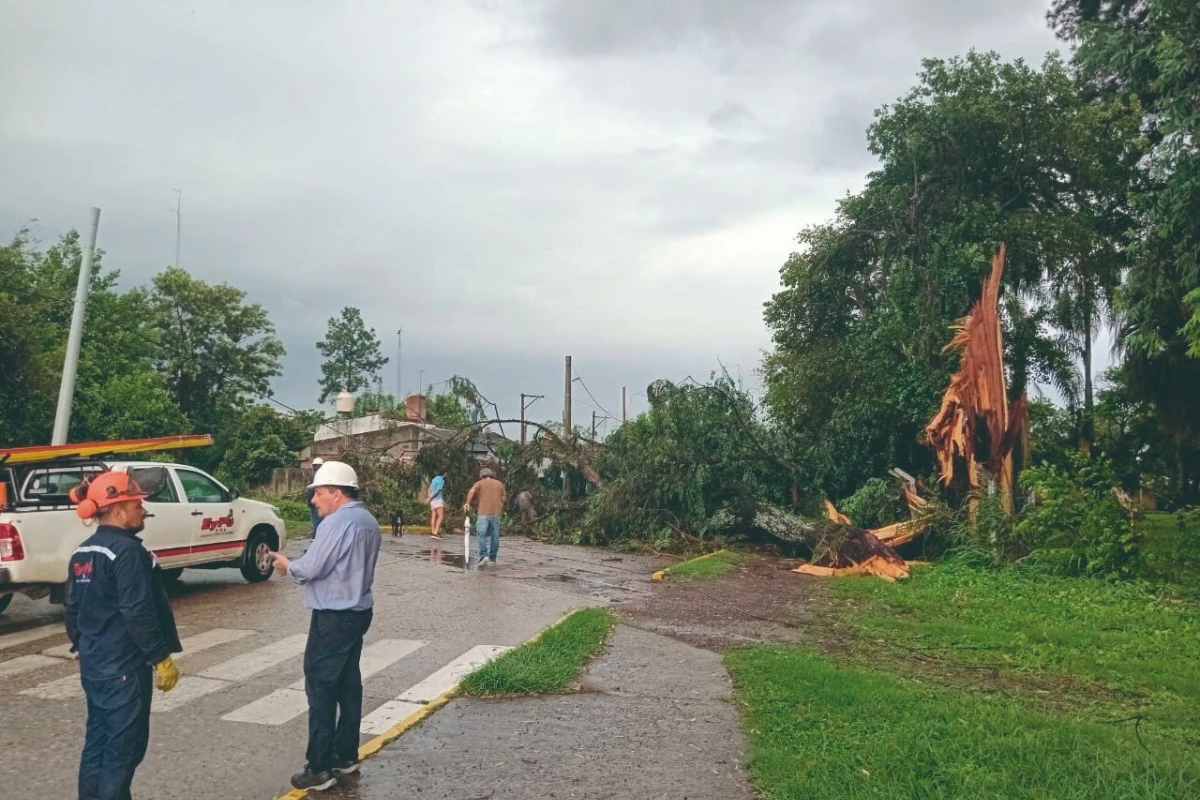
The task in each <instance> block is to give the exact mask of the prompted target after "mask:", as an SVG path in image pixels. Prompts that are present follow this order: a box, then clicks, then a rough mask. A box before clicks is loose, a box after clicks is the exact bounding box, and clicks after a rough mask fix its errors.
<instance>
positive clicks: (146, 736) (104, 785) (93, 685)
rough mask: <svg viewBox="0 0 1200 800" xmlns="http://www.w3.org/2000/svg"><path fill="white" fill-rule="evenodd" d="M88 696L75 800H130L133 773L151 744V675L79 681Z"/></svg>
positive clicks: (148, 672) (146, 669)
mask: <svg viewBox="0 0 1200 800" xmlns="http://www.w3.org/2000/svg"><path fill="white" fill-rule="evenodd" d="M81 682H82V683H83V693H84V695H86V697H87V734H86V736H85V738H84V741H83V754H82V755H81V756H80V758H79V798H80V800H130V797H131V796H130V793H129V787H130V786H132V785H133V773H134V771H135V770H136V769H137V767H138V764H141V763H142V759H143V758H145V757H146V745H147V744H149V743H150V701H151V699H152V696H153V694H154V672H153V670H152V669H151V668H150V667H149V666H146V667H141V668H139V669H137V670H135V671H133V672H131V673H130V674H128V675H121V676H119V677H116V678H108V679H106V680H101V681H94V680H89V679H87V678H83V679H82V680H81Z"/></svg>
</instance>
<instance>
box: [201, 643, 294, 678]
mask: <svg viewBox="0 0 1200 800" xmlns="http://www.w3.org/2000/svg"><path fill="white" fill-rule="evenodd" d="M306 642H308V634H307V633H297V634H296V635H294V636H289V637H287V638H286V639H280V640H279V641H276V642H272V643H271V644H268V645H263V646H262V647H259V648H257V649H255V650H251V651H250V652H249V653H243V654H242V655H240V656H237V657H235V658H231V659H229V660H228V661H222V662H221V663H220V664H217V665H216V666H214V667H209V668H208V669H206V670H204V671H203V672H201V673H200V677H201V678H212V679H214V680H218V681H238V680H243V679H245V678H251V677H253V676H255V675H258V674H259V673H260V672H264V671H265V670H268V669H270V668H271V667H273V666H275V665H276V664H282V663H283V662H284V661H287V660H288V659H289V658H293V657H295V656H298V655H300V654H301V653H303V652H304V645H305V643H306Z"/></svg>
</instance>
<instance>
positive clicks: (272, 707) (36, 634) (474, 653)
mask: <svg viewBox="0 0 1200 800" xmlns="http://www.w3.org/2000/svg"><path fill="white" fill-rule="evenodd" d="M61 633H64V629H63V627H62V626H57V625H49V626H43V628H39V629H34V630H31V631H23V632H21V633H19V634H12V635H11V636H21V637H22V638H21V639H20V641H18V642H16V644H25V643H28V642H36V641H37V640H38V639H41V638H46V637H49V636H53V635H55V634H61ZM264 636H269V634H263V633H261V632H259V631H253V630H243V629H231V628H213V629H211V630H207V631H204V632H202V633H198V634H195V635H193V636H189V637H186V638H184V639H183V641H182V644H183V649H184V652H183V653H181V654H179V655H178V656H176V659H177V660H186V659H187V658H188V657H189V656H193V655H195V654H197V653H202V652H204V651H205V650H209V649H211V648H214V647H219V646H221V645H227V644H233V643H237V642H241V643H243V644H244V645H249V646H252V647H253V649H250V650H245V651H244V652H240V653H237V654H235V655H232V657H230V658H227V659H226V660H224V661H221V662H220V663H217V664H213V665H212V666H209V667H207V668H205V669H203V670H201V671H199V672H198V673H196V674H187V672H186V670H185V674H184V675H183V677H181V678H180V680H179V684H178V685H177V686H176V687H175V688H174V689H173V690H171V691H170V692H166V693H161V692H155V693H154V700H153V705H152V707H151V710H152V711H153V712H154V713H156V714H162V713H166V712H170V711H175V710H177V709H179V708H182V707H184V706H188V705H189V704H192V703H193V702H194V701H196V700H199V699H201V698H203V697H207V696H209V695H212V694H215V693H218V692H222V691H226V690H230V689H233V688H235V687H238V686H243V687H244V686H245V685H246V684H247V682H249V681H250V680H251V679H253V678H255V677H257V676H261V675H264V674H265V673H266V674H270V673H271V672H272V671H273V670H275V669H276V668H277V667H279V665H281V664H283V663H284V662H286V661H288V660H290V659H294V658H297V657H298V656H300V655H301V654H302V653H303V652H304V649H305V646H306V644H307V642H308V635H307V634H304V633H298V634H294V635H291V636H286V637H284V638H282V639H274V640H271V641H268V642H266V643H260V642H261V641H262V639H263V637H264ZM427 644H428V642H424V641H417V640H412V639H379V640H377V641H374V642H371V643H370V644H367V645H366V646H364V647H363V651H362V657H361V661H360V670H361V672H362V677H363V680H364V682H365V681H367V680H369V679H371V678H373V677H374V676H376V675H379V674H380V673H382V672H384V671H385V670H387V669H388V668H389V667H391V666H393V665H394V664H396V663H397V662H398V661H400V660H401V659H404V658H406V657H407V656H409V655H411V654H413V653H415V652H417V651H418V650H420V649H421V648H423V647H425V646H426V645H427ZM255 645H257V646H255ZM11 646H14V643H13V642H12V641H11V637H0V648H2V647H11ZM510 649H511V648H509V647H506V646H501V645H477V646H475V647H472V648H470V649H469V650H467V651H466V652H464V653H463V654H462V655H460V656H458V657H457V658H455V659H454V660H453V661H451V662H450V663H448V664H446V665H444V666H442V667H441V668H439V669H438V670H436V671H435V672H433V673H432V674H430V675H428V676H427V677H425V678H424V679H423V680H421V681H418V682H417V683H415V684H414V685H412V686H411V687H409V688H408V689H406V690H405V691H404V692H402V693H401V694H400V695H398V696H397V697H395V698H394V699H392V700H389V701H387V702H386V703H384V704H382V705H381V706H379V707H378V708H375V709H374V710H372V711H371V712H370V713H369V714H367V715H366V716H364V717H363V720H362V725H361V727H360V731H361V733H363V734H365V735H368V736H370V735H376V734H380V733H384V732H385V731H387V730H388V729H390V728H392V727H393V726H394V725H395V724H396V723H397V722H400V721H402V720H404V719H405V718H407V717H409V716H410V715H412V714H413V713H415V712H417V711H419V710H420V709H421V708H422V707H423V706H425V705H426V704H428V703H429V702H431V701H432V700H434V699H436V698H437V697H439V696H440V695H442V694H444V693H445V692H447V691H449V690H450V689H453V688H454V687H455V686H457V685H458V683H459V681H461V680H462V678H463V677H464V676H465V675H467V674H468V673H470V672H472V671H474V670H475V669H477V668H478V667H480V666H481V665H483V664H484V663H486V662H487V661H489V660H490V659H492V658H495V657H496V656H497V655H499V654H501V653H503V652H505V651H507V650H510ZM69 651H70V645H69V644H67V645H57V646H55V647H49V648H46V649H44V650H42V652H41V653H40V654H37V655H24V656H18V657H16V658H10V659H8V660H6V661H0V679H6V678H10V677H12V676H16V675H22V674H27V673H36V672H37V671H40V670H46V669H54V668H60V667H62V666H63V665H65V664H73V663H74V662H73V661H71V660H68V659H69V658H70V656H71V654H70V652H69ZM71 673H72V674H70V675H67V676H66V677H62V678H57V679H55V680H51V681H45V682H43V683H39V684H37V685H36V686H33V687H31V688H27V689H24V690H22V691H20V692H19V694H21V695H24V696H27V697H35V698H38V699H41V700H71V699H75V698H81V697H82V696H83V688H82V686H81V685H80V682H79V674H78V669H77V668H73V669H72V670H71ZM292 674H293V675H294V674H295V672H292ZM35 680H36V678H35ZM276 685H278V684H276ZM264 691H265V692H266V693H265V694H263V695H262V696H260V697H258V698H257V699H255V700H253V701H252V702H250V703H247V704H245V705H242V706H240V707H238V708H236V709H234V710H233V711H230V712H229V713H226V714H224V715H223V716H222V717H221V719H222V720H224V721H227V722H237V723H248V724H254V725H268V726H279V725H284V724H287V723H289V722H292V721H293V720H295V719H297V718H298V717H301V716H302V715H303V714H304V713H305V712H306V711H307V710H308V699H307V697H306V696H305V693H304V680H303V679H301V680H297V681H294V682H292V683H290V684H289V685H287V686H286V687H283V688H280V689H275V690H274V691H270V690H269V687H268V688H266V689H264Z"/></svg>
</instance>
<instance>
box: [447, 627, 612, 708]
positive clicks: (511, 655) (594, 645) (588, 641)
mask: <svg viewBox="0 0 1200 800" xmlns="http://www.w3.org/2000/svg"><path fill="white" fill-rule="evenodd" d="M615 621H616V620H615V618H614V617H613V615H612V612H610V611H608V610H606V609H603V608H584V609H580V610H579V611H576V612H575V613H573V614H571V615H570V616H569V617H567V618H566V619H565V620H563V621H562V622H561V623H559V624H558V625H555V626H554V627H551V628H548V629H546V631H545V632H544V633H543V634H542V635H541V636H540V637H538V638H537V639H535V640H533V641H530V642H526V643H525V644H523V645H521V646H520V647H517V648H515V649H513V650H509V651H508V652H507V653H505V654H504V655H502V656H500V657H499V658H496V659H493V660H492V661H489V662H488V663H486V664H484V665H483V666H482V667H480V668H479V669H477V670H475V671H474V672H472V673H471V674H470V675H468V676H467V677H466V678H464V679H463V682H462V684H461V688H462V691H463V692H464V693H466V694H469V695H474V696H476V697H494V696H497V695H519V694H546V693H550V692H561V691H564V690H565V689H567V688H568V687H569V685H570V684H571V682H572V681H573V680H574V679H575V678H576V677H578V675H579V673H580V672H582V671H583V668H584V666H586V665H587V663H588V661H590V660H591V659H592V658H593V657H594V656H595V655H596V654H597V653H599V652H600V648H602V647H603V646H604V641H605V639H607V638H608V634H609V632H610V631H611V630H612V628H613V625H614V624H615Z"/></svg>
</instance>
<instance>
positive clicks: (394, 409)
mask: <svg viewBox="0 0 1200 800" xmlns="http://www.w3.org/2000/svg"><path fill="white" fill-rule="evenodd" d="M403 411H404V403H402V402H400V401H399V400H397V399H396V396H395V395H394V394H386V393H384V392H363V393H362V394H360V395H358V396H357V397H355V398H354V416H356V417H364V416H366V415H367V414H397V413H403Z"/></svg>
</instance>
